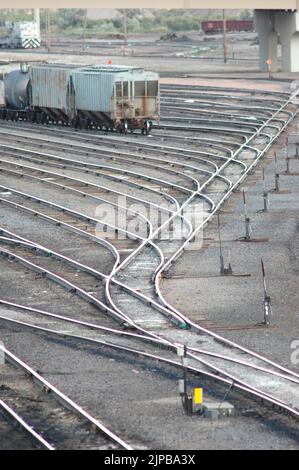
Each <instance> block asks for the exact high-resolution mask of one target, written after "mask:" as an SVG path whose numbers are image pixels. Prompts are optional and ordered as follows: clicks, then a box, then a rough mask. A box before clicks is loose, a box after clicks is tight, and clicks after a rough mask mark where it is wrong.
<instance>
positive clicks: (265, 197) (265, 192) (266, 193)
mask: <svg viewBox="0 0 299 470" xmlns="http://www.w3.org/2000/svg"><path fill="white" fill-rule="evenodd" d="M263 182H264V189H263V199H264V209H263V211H264V212H268V204H269V199H268V191H267V190H266V182H265V169H264V168H263Z"/></svg>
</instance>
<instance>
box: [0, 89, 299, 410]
mask: <svg viewBox="0 0 299 470" xmlns="http://www.w3.org/2000/svg"><path fill="white" fill-rule="evenodd" d="M179 91H180V90H179ZM208 91H209V96H210V95H213V92H214V90H212V89H211V90H208ZM187 92H188V93H193V94H194V90H191V91H190V90H188V91H186V89H184V88H182V93H185V94H186V93H187ZM198 92H201V90H196V93H198ZM217 92H218V95H219V92H220V93H221V94H222V97H221V100H223V101H222V102H220V105H221V106H220V108H221V113H220V115H217V119H214V115H213V113H211V115H210V119H209V120H208V121H207V122H206V123H205V122H204V119H203V118H201V117H198V114H200V112H198V108H201V104H203V106H206V107H207V101H209V100H210V101H209V102H215V101H216V100H217V103H219V96H218V95H217V93H214V95H215V96H212V99H211V98H209V99H208V100H207V96H204V99H202V97H201V96H199V97H197V98H196V100H197V101H196V108H192V107H191V108H190V114H191V117H184V118H180V117H178V116H177V111H176V110H175V111H174V110H170V109H169V107H168V112H169V116H167V117H166V118H165V119H163V120H162V123H161V124H160V125H159V126H158V127H157V135H155V136H154V137H153V139H152V140H151V141H149V139H145V138H140V142H138V144H137V145H136V136H126V137H121V138H119V148H118V149H116V148H115V146H116V139H117V138H116V137H114V136H113V135H111V136H106V135H102V134H93V133H92V132H91V133H88V134H86V135H85V134H84V133H82V132H73V131H70V130H69V129H62V130H61V129H59V130H57V133H56V129H55V130H54V129H53V128H52V129H51V127H43V129H42V130H41V129H36V128H34V127H33V126H30V125H28V124H25V123H24V125H18V131H17V132H16V131H15V128H13V127H12V126H11V125H10V124H8V123H4V124H3V126H2V129H1V131H0V132H1V135H2V138H3V139H2V143H1V144H0V156H1V160H0V171H1V174H2V179H4V180H5V181H4V182H5V184H4V183H3V184H2V185H1V188H0V189H1V194H0V197H1V204H4V205H5V206H8V207H9V208H11V210H16V211H22V212H25V213H27V214H30V215H35V216H38V217H43V218H47V220H48V221H49V222H50V221H51V222H52V223H53V224H56V225H57V224H59V225H61V226H65V222H64V221H63V217H62V219H61V218H58V217H57V216H56V215H55V216H53V213H51V214H49V213H48V212H47V208H50V209H51V211H53V210H55V211H58V212H60V213H62V214H63V216H66V215H67V216H70V217H72V219H70V220H68V221H67V222H66V224H67V225H68V227H70V228H71V230H74V228H76V222H75V220H74V219H73V217H77V218H80V219H81V220H84V223H85V224H86V221H87V219H88V223H92V224H93V225H94V226H95V225H96V224H100V227H101V230H100V231H99V232H98V233H97V235H96V238H97V239H98V243H101V245H102V246H105V247H106V248H107V249H108V250H110V251H111V253H114V257H115V263H114V264H113V267H112V268H111V269H110V271H109V273H108V274H106V275H104V274H103V273H101V272H100V271H98V269H94V268H93V276H95V277H98V279H100V278H101V280H102V282H103V285H104V291H105V292H104V301H103V300H101V301H100V302H101V303H97V308H99V309H100V310H102V311H104V312H105V313H107V314H109V315H111V316H112V317H113V318H114V319H116V320H117V321H119V322H120V323H121V324H122V325H123V326H125V328H126V327H128V326H129V328H130V329H133V330H135V331H136V336H138V338H137V337H134V340H138V341H141V342H145V343H146V344H149V343H151V342H155V344H158V345H159V347H161V348H165V349H166V350H167V351H169V350H170V351H172V352H175V351H176V349H177V347H178V345H182V344H187V352H188V356H189V360H190V366H189V367H190V368H191V369H193V370H197V371H199V369H198V367H199V365H200V373H204V374H212V375H213V376H215V377H218V379H219V380H220V381H221V380H223V381H226V382H227V383H230V384H231V386H234V387H237V388H240V389H242V390H243V391H246V392H247V393H249V394H251V395H252V396H255V397H259V398H260V399H262V400H264V401H265V402H269V403H272V404H275V405H277V406H278V407H279V408H281V409H283V410H286V411H287V412H289V413H290V414H292V415H293V416H296V417H298V416H299V411H298V407H299V403H298V381H299V376H298V374H296V373H295V372H293V371H291V370H288V369H287V368H284V367H282V366H280V365H279V364H277V363H275V362H273V361H271V360H269V359H268V358H266V357H264V356H262V355H261V354H258V353H255V352H253V351H250V350H248V349H246V348H244V347H242V346H241V345H238V344H235V343H232V342H231V341H228V340H226V339H225V338H223V337H221V336H220V335H217V334H216V333H213V332H212V331H210V330H209V329H207V328H205V327H203V326H202V325H198V324H195V323H194V322H192V321H191V320H190V319H188V317H187V316H186V315H185V314H183V313H182V312H179V311H178V310H177V309H175V308H174V307H173V306H171V305H170V304H169V303H168V302H167V301H166V299H165V298H164V296H163V293H162V289H161V280H162V278H163V276H164V275H165V273H166V271H167V270H168V269H170V268H171V266H172V265H173V263H174V262H175V261H176V260H177V259H178V258H179V256H180V255H182V254H183V252H184V251H185V250H186V249H188V248H190V247H192V243H194V240H195V239H196V237H197V236H198V234H199V233H200V231H201V230H203V228H204V227H205V226H206V224H207V223H208V222H209V221H210V220H211V219H212V218H213V216H214V215H215V214H216V212H217V211H218V210H219V209H220V208H221V207H222V205H223V204H224V203H225V201H226V200H227V199H228V197H229V196H230V194H231V193H232V192H233V191H234V190H235V189H236V188H237V187H238V186H239V185H240V184H241V183H242V182H243V181H244V179H245V178H246V176H247V174H248V173H249V172H251V171H252V170H253V169H254V167H255V166H256V165H257V163H258V162H259V160H260V159H261V158H262V157H263V155H264V154H265V152H266V151H267V150H268V149H269V148H270V146H271V145H272V144H273V142H275V140H276V139H277V138H278V137H279V136H280V134H281V133H282V132H283V130H284V129H285V128H286V126H287V125H288V124H289V123H290V122H291V121H292V119H293V118H294V117H295V116H296V114H297V107H296V106H295V105H294V103H293V97H288V96H287V95H286V94H284V93H280V94H278V93H277V94H274V100H273V101H272V102H270V94H267V93H265V94H264V95H265V96H263V94H262V93H261V92H258V93H256V96H255V95H254V93H253V91H252V90H249V91H248V90H247V91H244V92H241V93H240V90H239V91H238V92H239V96H235V97H234V99H233V100H232V101H233V104H234V106H233V107H232V106H231V105H230V103H229V98H230V95H229V94H228V93H227V90H225V89H223V90H220V89H217ZM198 95H200V93H198ZM188 96H189V95H188ZM167 99H168V100H169V99H170V98H167ZM252 101H254V102H256V103H257V105H256V106H254V107H251V109H250V113H253V112H254V113H255V112H256V113H257V114H256V119H255V120H254V122H251V121H250V119H249V117H250V116H249V114H248V113H247V115H246V109H247V108H246V106H248V105H249V103H250V102H252ZM166 103H167V102H166ZM171 103H176V101H175V100H173V99H172V101H171ZM178 104H180V101H178ZM177 109H178V110H180V106H178V108H177ZM232 109H234V113H236V112H240V113H242V114H241V119H240V122H236V120H235V116H237V114H235V115H234V119H232ZM183 110H184V112H185V111H186V110H185V109H184V108H183ZM226 111H228V112H226ZM244 114H245V115H244ZM193 115H194V117H193ZM254 116H255V115H254ZM254 116H253V117H254ZM218 118H220V119H218ZM190 119H191V121H190ZM190 123H191V124H190ZM165 130H167V133H165ZM190 130H192V131H193V133H194V134H193V135H192V136H190ZM173 131H174V132H173ZM177 131H180V134H179V135H178V134H177ZM155 132H156V131H155ZM26 133H27V135H25V134H26ZM41 133H45V134H46V135H49V139H48V142H47V141H46V139H45V137H43V136H40V134H41ZM54 133H55V135H54ZM16 134H18V137H17V139H18V144H16V143H14V142H13V139H14V138H15V136H16ZM169 141H170V142H172V145H168V142H169ZM173 142H179V145H173ZM62 143H64V150H61V145H62ZM199 144H200V150H198V145H199ZM25 145H26V149H25V148H24V147H25ZM111 147H112V148H111ZM113 147H114V148H113ZM69 154H71V158H70V156H69ZM53 168H54V170H53ZM83 175H84V178H83ZM190 175H191V176H190ZM20 180H21V181H22V185H23V190H22V191H20V190H19V189H17V187H18V184H19V183H18V181H20ZM104 182H105V185H104ZM33 185H34V186H33ZM46 186H47V197H44V196H43V197H42V194H43V195H44V194H45V193H44V191H45V190H44V189H41V188H42V187H43V188H45V187H46ZM24 187H26V188H27V191H24ZM84 187H85V188H92V194H90V193H89V194H88V192H87V191H86V190H84ZM129 188H130V189H129ZM60 190H61V191H62V190H63V191H64V193H65V194H66V193H68V192H70V193H72V197H73V194H75V192H76V194H77V195H79V194H80V197H82V196H83V197H84V199H86V198H87V197H91V198H97V201H100V200H101V201H103V190H104V192H105V193H106V195H105V197H107V195H110V196H111V195H114V196H115V195H122V196H128V195H129V197H131V200H133V199H134V198H135V201H137V200H138V201H139V202H142V203H144V205H145V206H146V207H147V208H151V207H155V208H156V209H157V210H158V212H159V213H160V214H162V213H163V215H165V214H167V217H166V218H164V219H163V221H162V223H161V222H159V221H158V222H157V219H155V220H154V219H153V218H152V217H151V214H148V213H146V214H144V213H142V211H140V213H139V214H136V215H138V217H139V218H140V220H141V219H142V224H143V226H144V227H146V233H145V234H144V236H140V235H137V234H135V236H132V235H133V234H132V232H130V231H129V230H128V229H126V228H122V227H119V226H117V225H111V226H110V228H111V229H115V231H116V232H123V233H125V234H126V236H128V237H129V239H130V240H131V241H132V245H130V249H129V250H128V251H127V252H126V253H125V255H124V254H123V253H122V254H123V256H122V257H121V256H120V251H121V250H123V248H121V247H120V246H119V245H118V240H117V239H115V240H113V239H109V237H107V239H105V238H106V235H105V233H107V227H108V226H109V224H107V222H105V221H103V220H101V219H97V220H95V219H94V218H93V217H91V215H90V213H88V215H86V214H83V213H78V211H74V209H73V208H71V207H68V206H66V205H63V204H62V203H59V204H58V203H57V202H55V203H54V202H53V199H55V200H56V201H57V199H58V193H59V191H60ZM33 192H34V194H33ZM54 193H55V196H54ZM136 194H137V195H136ZM64 197H65V196H64ZM152 197H155V199H154V203H153V201H152ZM48 198H49V199H48ZM170 203H171V205H170V206H169V204H170ZM115 204H116V200H115V199H114V206H115ZM37 205H38V206H39V210H37V209H36V206H37ZM33 206H34V207H33ZM192 206H193V207H194V206H196V207H200V208H201V210H202V219H201V221H200V222H198V221H197V222H195V223H194V222H192V221H188V220H187V219H186V217H185V215H184V211H185V210H187V209H188V208H190V207H192ZM86 210H87V208H86ZM134 210H135V209H134ZM136 212H139V211H138V209H136ZM55 213H56V212H55ZM50 219H51V220H50ZM174 221H180V223H183V224H184V226H185V227H186V231H185V232H184V236H183V237H182V238H180V239H172V240H169V239H167V236H166V235H169V224H172V223H173V222H174ZM104 229H106V232H105V230H104ZM85 232H86V231H85ZM89 232H90V231H89ZM76 234H77V235H78V236H80V237H81V236H82V237H83V236H85V235H84V231H83V230H81V229H80V231H78V229H76ZM2 235H3V236H2V238H1V245H6V246H5V247H3V248H1V254H2V255H3V256H4V257H6V258H7V257H8V258H9V259H11V260H13V261H16V262H18V263H21V264H22V265H24V266H26V267H27V268H30V269H32V270H41V272H44V273H45V272H46V274H47V276H48V277H49V278H50V279H52V280H54V281H55V282H56V281H57V280H58V279H57V278H56V279H55V276H53V274H55V273H51V272H50V271H49V269H46V268H45V267H43V266H41V264H40V263H39V262H38V260H37V259H34V262H33V261H32V258H31V261H30V256H32V252H36V251H40V252H42V251H43V250H44V251H45V252H48V253H51V254H52V255H53V256H54V258H56V259H58V258H59V256H60V254H59V253H54V251H53V250H50V249H49V247H47V246H44V247H42V246H41V245H39V244H38V243H37V242H36V241H34V239H24V238H23V237H22V233H17V232H15V231H13V230H9V221H7V223H6V227H3V228H2ZM89 237H90V238H91V233H89ZM7 245H9V248H7ZM29 253H31V255H29ZM35 256H36V254H35ZM38 258H39V257H38ZM64 263H66V264H68V265H72V266H73V267H74V266H75V263H74V260H73V259H71V258H69V259H68V260H67V259H66V258H65V259H64ZM80 269H83V270H84V271H85V272H88V273H89V274H91V272H90V267H89V266H88V265H84V266H82V265H81V268H80ZM63 272H65V271H64V270H63ZM63 272H62V275H60V279H59V282H60V283H62V284H63V285H64V286H65V287H67V288H70V287H71V288H72V290H73V291H74V292H76V293H79V292H80V295H81V297H82V298H84V300H86V301H90V300H92V301H93V302H94V299H91V298H90V296H88V294H87V292H86V291H85V289H84V288H81V287H80V286H79V285H77V284H75V283H72V285H71V286H70V285H69V281H68V280H67V279H65V277H64V276H63ZM3 300H5V299H3ZM98 302H99V301H98ZM94 305H95V304H94ZM19 307H20V306H19ZM20 308H21V309H22V308H23V306H21V307H20ZM23 311H24V309H23ZM26 315H28V312H27V313H26ZM4 317H5V318H6V321H11V322H14V321H17V320H16V319H15V318H12V316H10V315H9V314H8V313H6V315H5V316H3V319H4ZM23 320H24V321H22V320H18V321H19V322H20V323H21V324H24V325H25V326H27V327H31V328H37V329H38V328H40V325H38V324H37V323H36V321H34V319H33V318H32V317H31V319H29V320H28V317H26V318H24V319H23ZM57 320H58V319H57ZM60 321H64V320H62V319H60ZM81 326H82V327H83V326H84V325H81ZM79 327H80V324H79V323H77V324H76V328H79ZM85 327H86V325H85ZM44 331H47V328H46V329H44ZM56 333H57V334H62V333H61V332H60V330H59V328H58V329H57V330H56ZM79 333H80V332H79V331H78V330H77V331H76V335H75V336H77V337H79ZM70 336H72V335H70ZM123 336H124V335H123ZM85 339H87V340H91V339H92V338H91V337H90V336H89V334H88V335H85ZM93 339H95V338H93ZM131 339H132V338H131ZM125 341H129V338H128V337H126V339H125ZM199 343H200V344H201V346H204V347H201V348H199V347H198V345H199ZM115 347H117V345H116V344H115ZM118 347H120V345H119V344H118ZM121 347H125V348H128V349H130V348H129V346H128V345H126V346H124V345H123V344H122V346H121ZM144 353H145V354H146V351H144ZM167 354H168V353H167ZM161 360H165V357H163V356H161ZM269 376H271V381H269V380H268V378H269Z"/></svg>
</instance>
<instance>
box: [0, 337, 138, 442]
mask: <svg viewBox="0 0 299 470" xmlns="http://www.w3.org/2000/svg"><path fill="white" fill-rule="evenodd" d="M0 349H1V351H2V352H3V353H4V355H5V359H6V360H7V361H8V362H9V363H11V364H13V365H14V366H16V367H17V368H19V369H22V370H23V371H25V372H26V374H27V375H29V376H30V377H32V379H33V380H34V381H35V382H36V383H37V384H39V385H40V386H41V387H42V388H43V389H44V390H46V391H47V392H51V395H52V396H53V397H54V398H55V399H56V400H57V401H59V403H62V404H63V405H64V406H65V407H66V408H67V409H69V410H71V411H73V412H74V413H75V414H77V415H78V416H80V417H81V418H83V419H84V420H86V421H87V422H88V423H91V424H92V425H93V426H94V427H95V428H96V429H97V430H98V431H100V432H101V433H102V434H104V436H106V437H108V438H109V439H110V440H111V441H113V442H114V443H116V444H118V445H120V446H121V447H122V448H124V449H126V450H133V449H132V447H131V446H130V445H129V444H127V443H126V442H125V441H124V440H123V439H121V438H120V437H119V436H117V435H116V434H115V433H114V432H112V431H111V430H110V429H109V428H108V427H107V426H105V425H104V424H103V423H101V422H100V421H99V420H98V419H96V418H94V417H93V416H92V415H91V414H90V413H88V412H87V411H85V410H84V409H83V408H82V407H81V406H79V405H78V404H77V403H75V402H74V401H73V400H71V398H69V397H68V396H67V395H65V394H64V393H63V392H61V391H60V390H59V389H58V388H57V387H55V386H54V385H52V384H51V383H50V382H49V381H48V380H45V379H44V378H43V377H42V376H41V375H40V374H38V373H37V372H36V371H35V370H34V369H32V368H31V367H30V366H28V365H27V364H25V362H24V361H22V360H21V359H19V358H18V357H17V356H15V355H14V354H13V353H12V352H10V351H9V350H8V349H6V348H5V347H4V346H2V345H1V344H0Z"/></svg>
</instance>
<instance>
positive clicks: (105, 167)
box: [0, 144, 191, 194]
mask: <svg viewBox="0 0 299 470" xmlns="http://www.w3.org/2000/svg"><path fill="white" fill-rule="evenodd" d="M0 147H8V148H9V147H10V148H12V149H14V150H18V151H20V152H26V153H29V154H36V155H39V156H41V157H47V158H51V159H53V160H56V161H64V162H70V163H76V160H72V159H69V158H63V157H57V156H56V155H52V154H48V153H45V152H36V151H34V150H24V149H22V148H20V147H14V146H6V145H3V144H0ZM78 165H79V164H78ZM88 165H90V167H96V168H98V169H101V170H104V171H105V170H111V171H112V172H116V173H121V174H125V175H132V176H135V177H136V178H137V179H139V178H141V179H144V180H145V181H152V182H155V183H159V184H162V185H165V186H169V187H170V188H172V189H177V190H178V191H179V192H182V193H187V194H188V193H189V192H191V189H187V188H185V187H184V186H181V185H178V184H175V183H169V182H168V181H165V180H163V179H160V178H154V177H152V176H148V175H145V174H142V173H137V172H134V171H131V170H123V169H121V168H117V167H113V166H109V165H99V164H93V163H89V164H88ZM100 176H103V177H106V178H108V179H115V178H117V179H118V180H122V178H121V177H115V176H113V175H111V174H109V173H108V174H107V173H101V174H100ZM184 177H185V178H186V179H187V178H188V176H187V175H184ZM127 183H128V184H133V183H132V182H130V181H128V180H127ZM135 185H136V186H138V185H137V184H136V183H135ZM139 186H140V185H139Z"/></svg>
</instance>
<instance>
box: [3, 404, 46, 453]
mask: <svg viewBox="0 0 299 470" xmlns="http://www.w3.org/2000/svg"><path fill="white" fill-rule="evenodd" d="M0 413H1V414H2V415H4V416H6V417H8V419H9V420H10V421H12V422H13V423H14V424H15V425H16V426H18V427H20V428H21V429H22V430H23V431H25V433H26V434H27V435H28V436H29V437H30V438H31V439H32V440H33V442H34V443H35V444H36V445H37V446H38V447H41V448H43V449H46V450H55V448H54V447H53V446H52V445H51V444H50V443H49V442H47V441H46V439H44V438H43V437H42V436H41V435H40V434H38V433H37V432H36V431H34V429H33V428H32V427H31V426H30V425H29V424H27V423H26V422H25V421H24V419H23V418H21V416H20V415H19V414H17V413H16V412H15V411H14V410H13V409H12V408H11V407H10V406H9V405H8V404H7V403H5V402H4V401H3V400H1V399H0Z"/></svg>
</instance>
